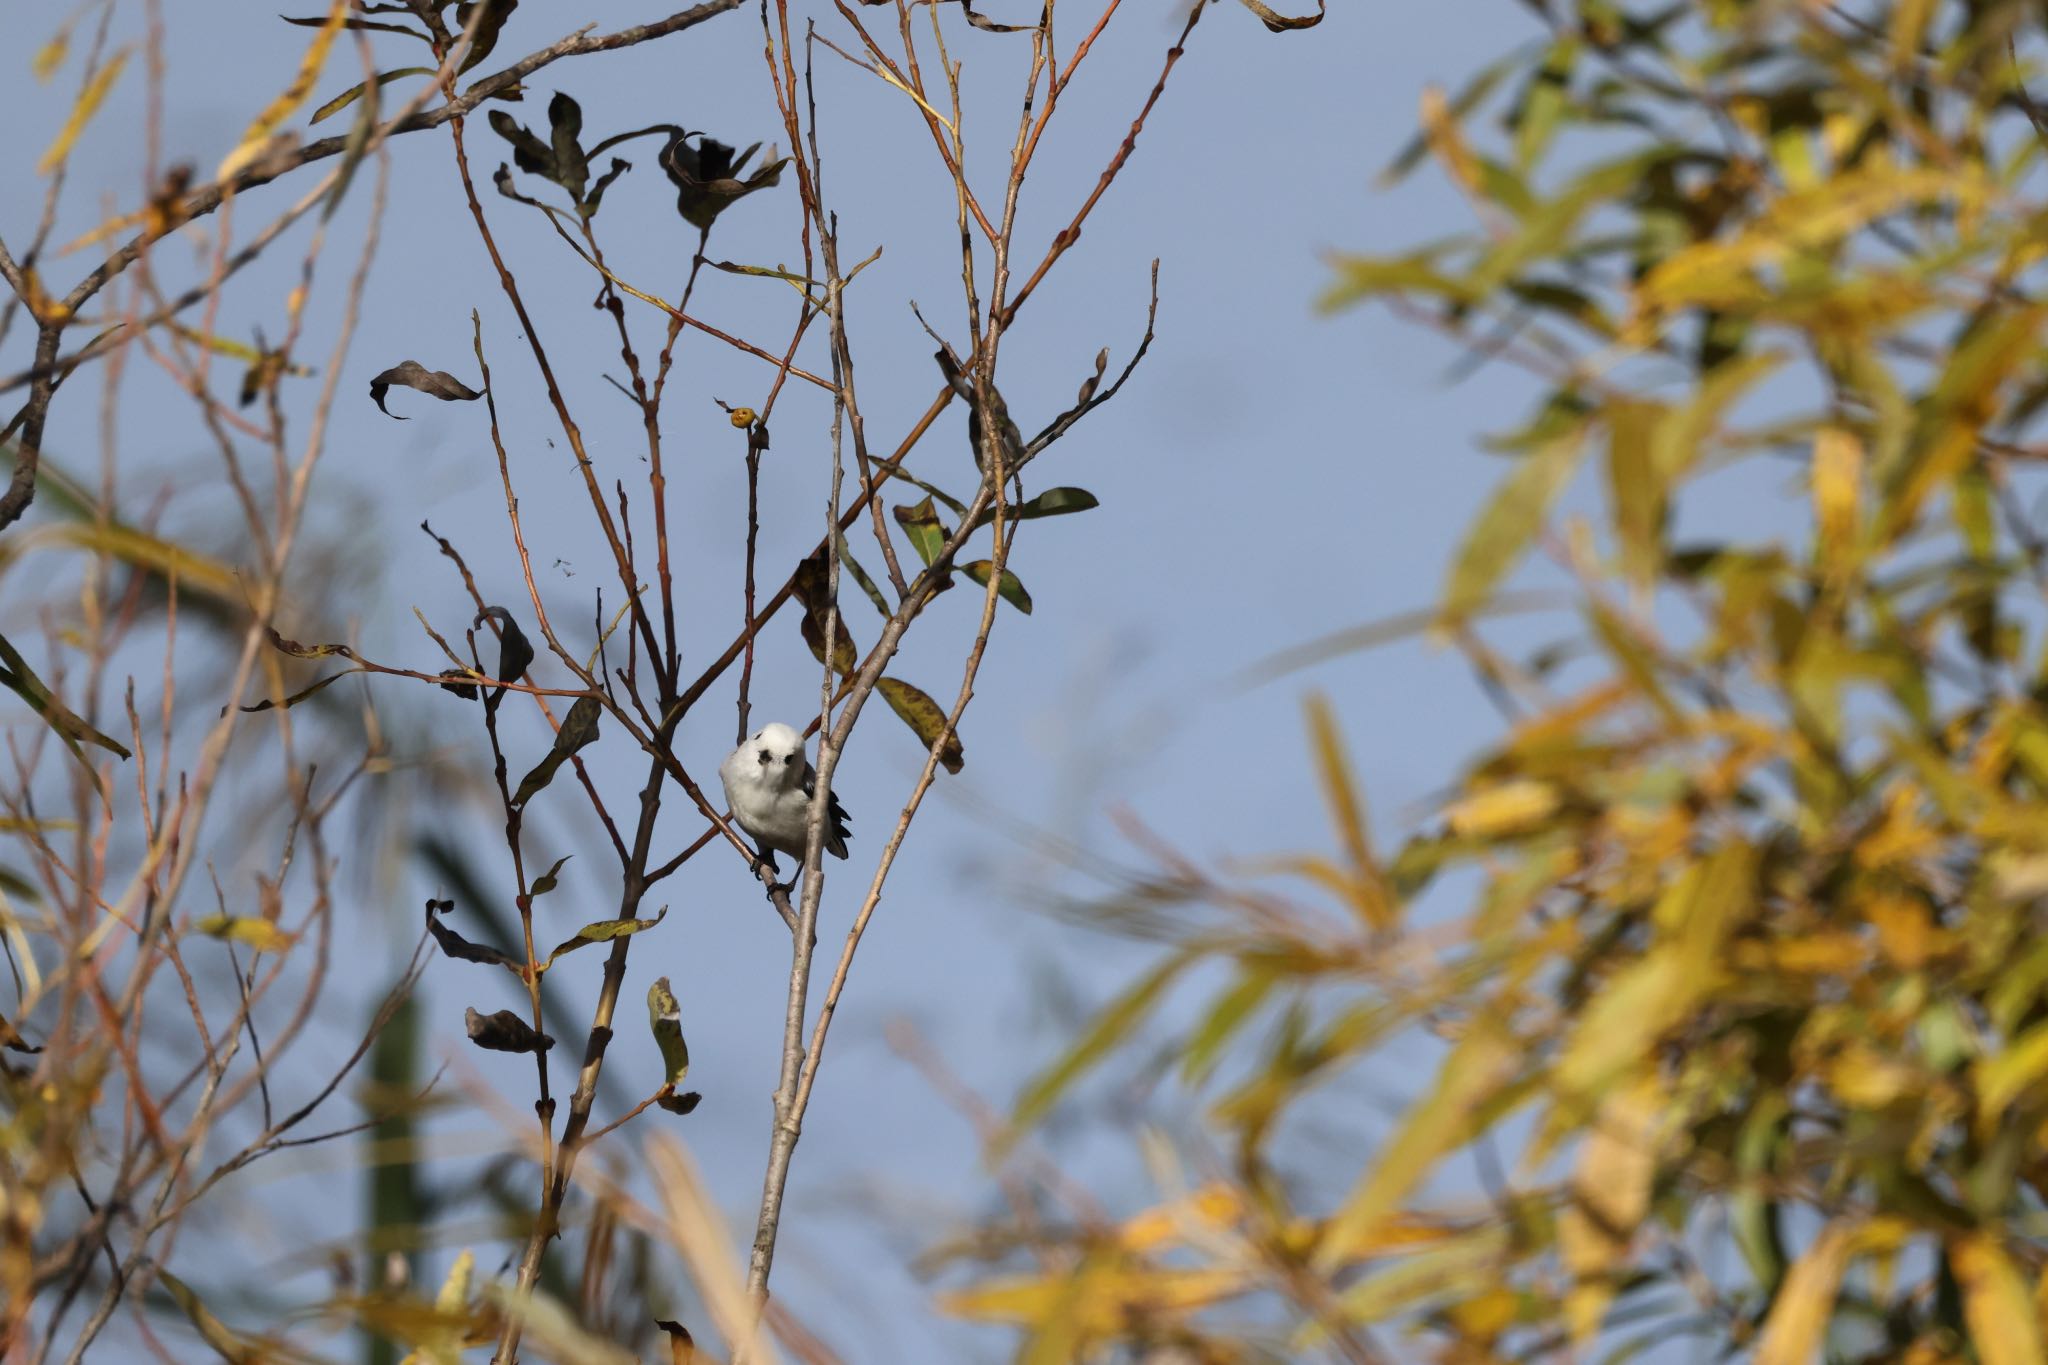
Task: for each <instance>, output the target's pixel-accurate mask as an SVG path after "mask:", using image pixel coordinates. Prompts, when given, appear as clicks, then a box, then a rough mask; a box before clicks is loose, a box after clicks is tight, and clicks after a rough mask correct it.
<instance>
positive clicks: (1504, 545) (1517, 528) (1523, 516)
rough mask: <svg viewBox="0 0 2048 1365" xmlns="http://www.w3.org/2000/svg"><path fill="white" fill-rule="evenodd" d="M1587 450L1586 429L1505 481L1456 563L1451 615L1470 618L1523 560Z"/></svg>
mask: <svg viewBox="0 0 2048 1365" xmlns="http://www.w3.org/2000/svg"><path fill="white" fill-rule="evenodd" d="M1584 449H1585V429H1584V428H1583V427H1581V428H1578V429H1576V430H1573V431H1571V432H1570V433H1568V434H1566V435H1564V436H1560V437H1558V438H1556V439H1554V440H1552V441H1549V442H1547V443H1546V444H1544V445H1542V446H1540V447H1538V448H1537V449H1536V450H1535V451H1533V452H1531V453H1530V454H1528V455H1525V456H1523V457H1522V458H1521V460H1520V461H1519V462H1518V463H1517V464H1516V465H1515V468H1514V472H1513V473H1511V474H1509V475H1508V476H1507V477H1506V478H1505V479H1502V480H1501V481H1500V484H1499V486H1498V487H1496V488H1495V489H1494V491H1493V496H1492V497H1490V498H1489V499H1487V503H1486V507H1485V510H1483V511H1482V512H1481V513H1480V514H1479V518H1478V520H1476V521H1474V522H1473V523H1472V526H1471V528H1470V529H1469V530H1468V531H1466V533H1465V540H1464V543H1463V544H1462V545H1461V546H1460V547H1459V549H1458V555H1457V558H1456V559H1455V560H1453V561H1452V564H1451V572H1450V578H1449V581H1448V582H1447V583H1446V584H1445V585H1444V614H1445V615H1446V616H1449V617H1452V618H1462V617H1465V616H1468V615H1470V614H1471V612H1472V611H1473V609H1474V608H1476V607H1478V606H1479V605H1481V604H1482V603H1483V602H1485V600H1486V599H1487V597H1488V596H1489V595H1490V594H1491V593H1492V592H1493V589H1494V588H1495V587H1496V586H1497V585H1498V584H1499V583H1500V581H1501V580H1502V579H1503V578H1505V577H1506V576H1507V575H1508V573H1509V571H1510V570H1512V569H1513V568H1514V567H1515V565H1516V563H1517V562H1518V561H1520V559H1521V557H1522V554H1523V552H1524V551H1525V550H1527V549H1528V547H1529V542H1530V541H1532V540H1534V539H1535V538H1536V533H1537V532H1538V531H1539V530H1541V529H1542V527H1543V519H1544V517H1545V516H1546V515H1547V514H1548V513H1549V511H1550V507H1551V504H1553V503H1554V502H1556V501H1557V498H1558V495H1559V494H1560V493H1562V492H1563V491H1564V487H1565V485H1566V484H1567V483H1569V482H1571V477H1572V473H1573V471H1574V470H1576V469H1577V468H1578V463H1579V455H1580V452H1581V451H1583V450H1584Z"/></svg>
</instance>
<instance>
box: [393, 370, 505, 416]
mask: <svg viewBox="0 0 2048 1365" xmlns="http://www.w3.org/2000/svg"><path fill="white" fill-rule="evenodd" d="M393 384H397V385H399V386H401V387H403V388H408V389H418V390H419V391H420V392H421V393H424V394H426V395H428V396H429V397H431V398H438V399H440V400H441V401H442V402H444V403H457V402H461V403H467V402H472V401H474V400H475V399H478V398H481V397H483V394H482V393H480V392H478V391H477V390H475V389H472V388H471V387H469V385H467V384H465V383H463V382H462V381H461V380H459V379H457V378H456V377H455V376H454V375H452V374H449V373H448V372H447V371H446V370H430V369H428V368H426V366H424V365H422V364H420V363H419V362H418V361H417V360H405V361H401V362H399V363H398V364H396V365H393V366H392V367H391V368H390V369H388V370H386V371H384V372H383V373H382V374H380V375H378V376H377V377H376V378H375V379H372V380H371V381H370V400H371V401H372V402H374V403H375V404H376V405H377V408H378V411H380V412H382V413H383V414H384V415H385V416H386V417H396V418H397V419H398V420H399V421H401V422H403V421H406V420H408V419H407V418H406V417H405V415H404V414H402V413H396V412H393V411H392V410H391V409H390V408H387V407H385V406H384V395H385V394H386V393H388V392H389V391H390V389H391V386H392V385H393Z"/></svg>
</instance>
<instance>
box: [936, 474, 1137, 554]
mask: <svg viewBox="0 0 2048 1365" xmlns="http://www.w3.org/2000/svg"><path fill="white" fill-rule="evenodd" d="M1100 506H1102V504H1101V503H1100V502H1097V501H1096V499H1095V495H1094V494H1093V493H1090V492H1089V491H1088V490H1087V489H1085V488H1048V489H1046V490H1045V491H1044V492H1043V493H1040V494H1039V495H1038V496H1037V497H1035V498H1031V499H1029V500H1028V501H1025V502H1020V503H1018V504H1017V505H1016V506H1015V507H1012V508H1009V509H1007V510H1006V511H1005V512H1004V513H1003V519H1004V520H1005V521H1036V520H1038V519H1039V518H1040V517H1064V516H1068V515H1070V514H1072V513H1074V512H1086V511H1087V510H1089V509H1090V508H1092V507H1100ZM896 519H897V520H898V521H901V520H902V519H903V513H902V510H901V509H900V508H899V509H898V510H897V513H896ZM995 519H996V510H995V508H993V507H991V508H989V509H988V510H987V511H986V512H983V513H982V514H981V515H980V516H978V517H976V518H975V519H974V524H975V525H976V526H977V527H981V526H986V525H988V524H989V523H990V522H992V521H994V520H995ZM925 562H926V563H930V562H931V561H929V560H927V561H925Z"/></svg>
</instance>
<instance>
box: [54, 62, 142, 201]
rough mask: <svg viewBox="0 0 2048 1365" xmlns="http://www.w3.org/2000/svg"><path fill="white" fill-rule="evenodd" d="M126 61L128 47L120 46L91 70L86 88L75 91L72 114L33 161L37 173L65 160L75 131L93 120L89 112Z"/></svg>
mask: <svg viewBox="0 0 2048 1365" xmlns="http://www.w3.org/2000/svg"><path fill="white" fill-rule="evenodd" d="M127 65H128V49H127V48H125V47H124V48H122V49H121V50H120V51H119V52H116V53H115V54H114V55H113V56H111V57H109V58H107V64H106V65H105V66H103V67H101V68H100V69H99V70H98V71H95V72H94V73H93V76H92V79H91V80H89V81H87V82H86V83H85V88H84V89H83V90H80V91H79V92H78V99H77V101H76V102H74V103H73V104H72V106H71V116H70V117H69V118H67V119H65V120H64V126H63V127H62V128H59V129H58V130H57V137H56V140H55V141H53V142H51V143H50V149H49V150H48V151H46V152H44V153H43V159H42V160H41V161H38V162H37V163H36V174H37V175H48V174H49V173H50V172H51V171H54V170H56V169H57V167H59V166H61V165H62V164H64V158H65V157H67V156H69V155H70V154H71V144H72V143H74V142H76V141H78V135H79V134H80V133H82V132H84V131H85V125H86V124H88V123H90V122H92V116H93V115H94V114H96V113H98V112H99V108H100V105H101V104H102V103H104V102H105V100H106V98H107V92H108V91H109V90H112V89H113V88H114V82H115V81H117V80H119V79H120V78H121V69H122V68H123V67H125V66H127Z"/></svg>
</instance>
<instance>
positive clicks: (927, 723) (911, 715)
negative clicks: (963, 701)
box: [875, 678, 967, 773]
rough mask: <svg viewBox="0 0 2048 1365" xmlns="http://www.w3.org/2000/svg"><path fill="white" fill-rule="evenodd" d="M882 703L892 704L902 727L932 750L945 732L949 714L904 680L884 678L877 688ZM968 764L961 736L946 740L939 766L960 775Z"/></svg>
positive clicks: (953, 735)
mask: <svg viewBox="0 0 2048 1365" xmlns="http://www.w3.org/2000/svg"><path fill="white" fill-rule="evenodd" d="M875 687H876V690H878V691H879V692H881V694H882V700H883V701H886V702H888V703H889V709H890V710H891V711H894V712H895V713H896V714H897V715H899V716H901V717H902V718H903V723H904V724H905V725H908V726H909V727H910V728H911V730H913V731H914V732H915V733H916V735H917V737H918V739H919V740H921V741H922V742H923V744H924V747H925V748H927V749H929V748H931V747H932V745H934V744H936V743H938V739H939V735H940V734H941V733H942V732H943V731H944V730H945V728H946V713H945V711H944V710H942V709H941V708H940V706H939V704H938V703H937V702H935V701H933V700H932V699H931V698H930V697H929V696H927V695H926V694H925V692H924V691H923V690H922V689H921V688H917V687H913V686H911V685H910V684H909V683H907V682H905V681H903V680H902V679H901V678H883V679H881V680H880V681H879V682H877V683H876V684H875ZM966 761H967V751H966V749H965V748H964V747H963V746H962V745H961V743H960V736H959V735H958V734H951V735H947V736H946V743H945V745H944V746H943V747H942V748H941V749H940V750H939V766H940V767H942V768H944V769H945V770H946V771H947V772H949V773H957V772H959V771H960V769H961V767H962V766H963V765H964V764H965V763H966Z"/></svg>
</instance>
